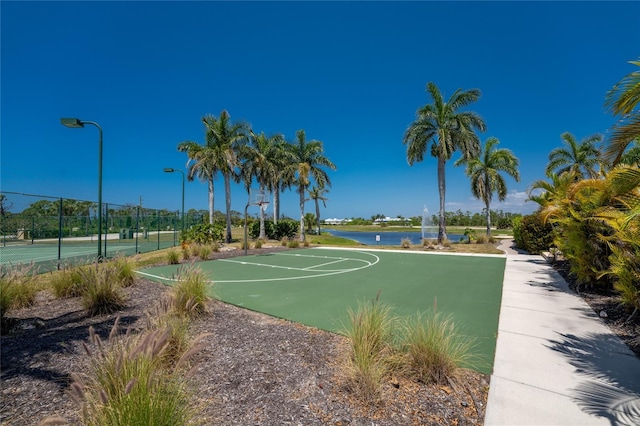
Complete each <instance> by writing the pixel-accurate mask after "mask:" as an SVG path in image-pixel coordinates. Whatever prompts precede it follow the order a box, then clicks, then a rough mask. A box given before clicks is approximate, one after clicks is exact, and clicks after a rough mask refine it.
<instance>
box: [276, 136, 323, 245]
mask: <svg viewBox="0 0 640 426" xmlns="http://www.w3.org/2000/svg"><path fill="white" fill-rule="evenodd" d="M296 139H297V140H296V143H293V144H291V145H290V150H291V151H290V154H291V160H292V161H291V163H290V165H289V166H288V167H287V170H286V171H285V173H284V174H283V175H284V176H285V181H286V180H287V179H292V180H293V181H294V182H295V185H296V186H297V187H298V194H299V195H300V241H304V239H305V235H304V201H305V198H304V196H305V194H306V193H307V188H308V187H309V185H310V183H311V178H313V180H314V181H315V182H316V185H318V186H322V187H326V186H331V181H330V179H329V175H328V174H327V172H326V171H325V170H324V169H322V167H328V168H330V169H331V170H336V166H335V164H333V162H331V160H329V159H328V158H327V157H325V156H324V155H323V154H324V149H323V147H322V142H320V141H317V140H311V141H307V139H306V135H305V133H304V130H298V131H297V132H296Z"/></svg>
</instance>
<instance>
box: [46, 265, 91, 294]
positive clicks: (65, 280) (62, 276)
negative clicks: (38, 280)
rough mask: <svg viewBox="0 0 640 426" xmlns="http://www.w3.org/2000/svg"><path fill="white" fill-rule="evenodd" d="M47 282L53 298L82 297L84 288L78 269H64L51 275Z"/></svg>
mask: <svg viewBox="0 0 640 426" xmlns="http://www.w3.org/2000/svg"><path fill="white" fill-rule="evenodd" d="M49 282H50V284H51V288H52V289H53V295H54V296H55V297H76V296H82V293H84V291H85V287H86V286H85V283H84V282H83V281H82V274H81V273H80V267H65V268H64V269H62V270H61V271H59V272H57V273H54V274H52V275H51V279H50V280H49Z"/></svg>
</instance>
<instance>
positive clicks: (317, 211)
mask: <svg viewBox="0 0 640 426" xmlns="http://www.w3.org/2000/svg"><path fill="white" fill-rule="evenodd" d="M316 221H317V223H318V235H320V205H319V204H318V199H317V198H316Z"/></svg>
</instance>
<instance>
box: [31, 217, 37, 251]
mask: <svg viewBox="0 0 640 426" xmlns="http://www.w3.org/2000/svg"><path fill="white" fill-rule="evenodd" d="M35 233H36V217H35V216H31V244H32V245H33V238H34V237H35Z"/></svg>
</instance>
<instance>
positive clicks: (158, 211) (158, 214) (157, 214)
mask: <svg viewBox="0 0 640 426" xmlns="http://www.w3.org/2000/svg"><path fill="white" fill-rule="evenodd" d="M156 217H157V218H158V220H157V221H156V222H157V223H158V250H160V210H156Z"/></svg>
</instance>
